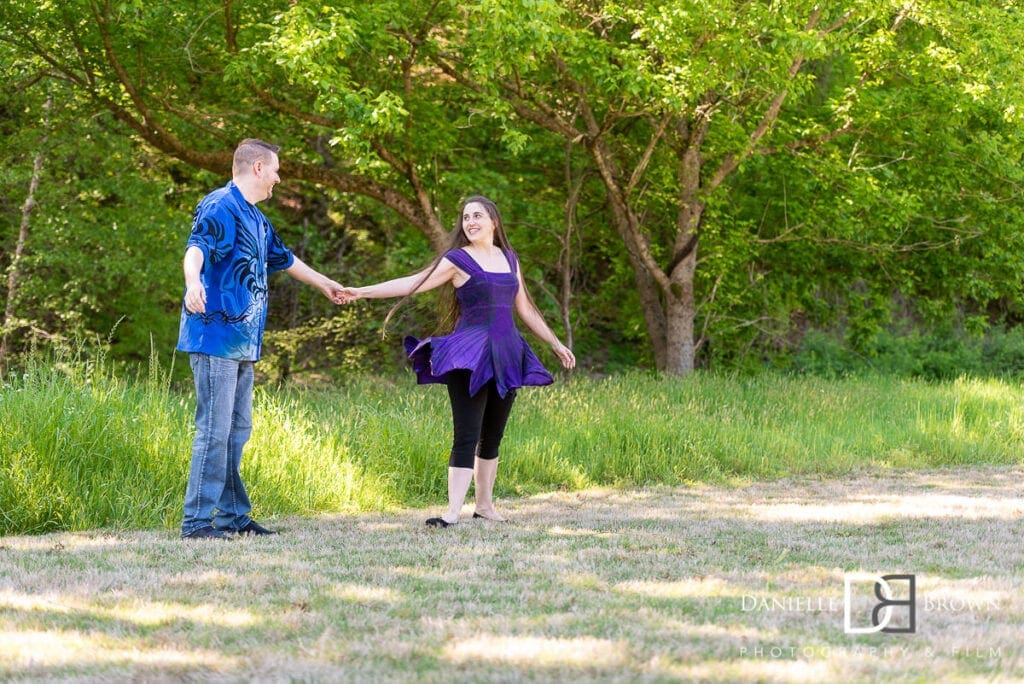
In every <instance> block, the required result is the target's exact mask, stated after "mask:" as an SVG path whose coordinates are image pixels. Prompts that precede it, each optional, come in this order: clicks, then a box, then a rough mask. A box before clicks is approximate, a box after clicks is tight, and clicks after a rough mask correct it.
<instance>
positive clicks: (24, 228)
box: [0, 97, 53, 378]
mask: <svg viewBox="0 0 1024 684" xmlns="http://www.w3.org/2000/svg"><path fill="white" fill-rule="evenodd" d="M52 105H53V98H52V97H47V98H46V102H45V103H44V104H43V130H44V131H46V130H48V129H49V127H50V107H51V106H52ZM46 140H47V134H46V133H45V132H44V133H43V138H42V140H40V141H39V149H38V150H37V151H36V157H35V160H34V161H33V163H32V180H31V181H29V184H28V195H26V197H25V203H24V204H22V205H21V226H20V227H19V228H18V241H17V243H15V246H14V255H13V256H12V257H11V266H10V270H9V271H8V273H7V300H6V303H5V305H4V320H3V323H2V325H0V330H3V336H2V337H0V378H3V377H6V376H7V361H8V356H9V355H10V348H9V344H10V333H11V328H12V326H13V323H14V298H15V296H16V295H17V294H18V281H19V280H20V279H21V257H22V254H24V252H25V243H26V242H27V241H28V228H29V218H30V217H31V216H32V209H33V208H34V207H35V206H36V190H38V189H39V179H40V177H41V176H42V175H43V153H44V150H45V147H46Z"/></svg>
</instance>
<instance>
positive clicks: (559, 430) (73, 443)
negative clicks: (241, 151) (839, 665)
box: [0, 361, 1024, 534]
mask: <svg viewBox="0 0 1024 684" xmlns="http://www.w3.org/2000/svg"><path fill="white" fill-rule="evenodd" d="M1022 399H1024V397H1022V391H1021V388H1020V387H1018V386H1017V385H1015V384H1009V383H1007V382H1005V381H999V380H976V379H966V378H962V379H959V380H955V381H948V382H932V383H929V382H925V381H921V380H908V379H892V378H886V377H871V378H853V379H842V380H836V379H820V378H814V377H793V376H784V375H774V374H768V375H762V376H758V377H754V378H749V377H742V378H740V377H731V376H723V375H713V374H696V375H693V376H691V377H688V378H686V379H678V378H669V377H661V376H657V375H654V374H648V373H640V372H635V373H627V374H623V375H618V376H613V377H608V378H602V379H596V378H588V377H584V376H576V377H574V378H572V379H570V380H569V381H567V382H560V383H558V384H556V385H554V386H551V387H546V388H527V389H524V390H521V391H520V393H519V397H518V399H517V401H516V406H515V409H514V410H513V414H512V420H511V423H510V425H509V428H508V430H507V432H506V438H505V442H504V445H503V450H502V461H501V463H502V466H501V473H500V476H499V481H498V491H497V493H498V495H499V496H501V495H506V496H507V495H510V494H516V495H522V494H529V493H535V492H539V491H545V490H551V489H575V488H582V487H586V486H591V485H622V486H628V485H640V484H653V483H663V484H669V485H675V484H686V483H692V482H719V483H721V482H729V481H733V480H737V479H743V480H747V479H774V478H780V477H785V476H788V475H790V474H809V473H810V474H821V475H830V476H834V475H842V474H844V473H849V472H851V471H854V470H857V469H863V468H913V467H935V466H943V465H961V464H1004V465H1005V464H1015V463H1021V454H1022V453H1024V452H1022V449H1021V446H1022V442H1024V417H1022V413H1021V405H1022ZM193 401H194V400H193V397H192V396H191V395H190V394H189V393H181V392H177V391H174V390H173V389H172V388H171V385H170V383H169V382H168V381H167V380H166V379H165V377H164V376H163V375H162V374H161V373H160V372H159V370H158V369H157V367H156V365H155V364H154V366H153V368H151V371H150V373H149V374H148V376H146V377H133V378H126V377H123V376H119V375H118V374H115V373H114V372H112V371H111V370H110V369H109V368H107V367H105V366H104V364H103V363H102V362H96V363H76V362H63V361H58V362H49V363H46V364H42V363H40V364H36V365H33V366H31V367H29V368H28V369H27V370H26V371H25V372H24V373H23V374H21V375H19V376H11V377H8V378H7V380H6V382H5V383H4V384H3V387H2V391H0V533H2V534H14V533H38V532H44V531H51V530H80V529H90V528H97V527H122V528H140V527H141V528H146V527H167V528H173V527H175V526H176V525H177V524H178V523H179V521H180V515H181V501H182V497H183V495H184V487H185V481H186V477H187V472H188V461H189V453H190V448H191V440H192V432H193V428H192V415H193V410H194V405H193ZM255 407H256V408H255V416H254V432H253V436H252V440H251V441H250V443H249V445H248V446H247V448H246V455H245V458H244V461H243V477H244V478H245V480H246V483H247V485H248V487H249V493H250V496H251V498H252V500H253V502H254V504H255V505H256V511H255V515H257V516H262V517H268V516H273V515H278V514H286V513H300V514H313V513H319V512H345V511H362V510H384V509H389V508H393V507H398V506H405V505H424V504H429V503H436V504H440V503H441V502H442V501H443V500H444V497H445V491H446V489H445V487H446V485H445V477H446V463H447V452H448V446H449V440H450V431H451V427H450V421H451V418H450V413H449V408H448V403H447V396H446V394H445V391H444V389H443V387H440V386H428V387H417V386H416V385H415V383H414V380H413V379H412V377H411V375H410V376H406V377H402V378H399V379H380V378H354V379H352V380H351V381H350V382H347V383H346V384H345V385H344V386H342V387H337V388H333V389H330V390H327V389H318V390H304V391H300V390H294V389H293V390H278V389H273V388H267V387H261V388H258V389H257V392H256V398H255Z"/></svg>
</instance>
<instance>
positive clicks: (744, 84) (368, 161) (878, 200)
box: [0, 0, 1024, 379]
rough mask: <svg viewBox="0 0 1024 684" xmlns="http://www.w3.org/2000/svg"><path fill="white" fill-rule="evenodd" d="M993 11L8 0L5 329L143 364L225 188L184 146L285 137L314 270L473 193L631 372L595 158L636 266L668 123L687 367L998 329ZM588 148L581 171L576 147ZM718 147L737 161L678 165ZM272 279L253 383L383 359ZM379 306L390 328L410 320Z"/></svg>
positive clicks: (1, 35)
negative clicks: (494, 207) (690, 252)
mask: <svg viewBox="0 0 1024 684" xmlns="http://www.w3.org/2000/svg"><path fill="white" fill-rule="evenodd" d="M1015 7H1016V6H1015V4H1014V3H985V2H969V3H961V2H947V1H945V0H929V1H928V2H919V3H914V4H912V5H908V4H907V3H905V2H898V1H896V0H886V1H884V2H878V1H876V0H857V1H856V2H849V3H844V4H842V5H841V6H840V5H839V4H835V5H830V4H827V3H826V4H824V5H823V4H822V3H817V2H810V0H806V1H805V0H800V1H798V2H788V3H741V4H739V5H737V4H736V3H734V2H730V1H727V0H715V1H713V2H690V1H689V0H687V1H681V2H674V3H664V2H648V1H647V0H644V1H642V2H630V3H621V2H603V3H598V4H597V5H594V4H593V3H582V2H575V1H574V2H550V1H546V0H545V1H537V2H522V1H516V0H488V1H487V2H480V3H470V4H468V5H467V4H459V3H452V2H447V1H446V2H433V1H430V2H428V1H426V0H422V1H421V0H414V1H407V0H403V1H402V2H399V1H398V0H383V1H381V2H375V3H349V4H348V5H346V6H338V5H337V3H328V2H302V3H294V2H287V1H285V0H260V1H259V2H250V3H242V4H239V3H229V5H224V4H223V3H218V2H214V1H213V0H190V1H189V2H185V3H141V2H122V3H113V4H111V5H105V6H96V5H94V3H88V2H85V1H84V0H68V2H62V3H55V2H44V3H38V2H27V1H26V0H10V1H9V2H8V3H7V4H6V5H5V9H4V12H3V15H2V18H0V69H2V74H3V78H4V80H5V82H7V83H10V84H11V87H10V88H7V89H5V92H4V93H3V94H2V95H0V135H2V136H3V141H4V146H3V150H2V151H0V217H2V219H3V220H2V221H0V266H2V267H3V268H4V269H8V268H9V267H10V266H11V256H10V254H11V248H12V245H13V243H14V240H15V238H16V234H17V226H18V223H19V219H20V214H19V212H20V207H21V204H22V202H23V201H24V199H25V193H26V189H27V182H28V178H29V175H30V171H31V165H32V160H33V158H34V157H35V155H36V152H40V151H41V152H42V153H43V157H44V177H43V179H42V183H41V186H40V190H39V198H38V200H39V204H38V205H37V207H36V209H35V211H34V214H33V218H32V222H31V225H30V234H29V243H28V254H27V257H26V259H25V260H24V262H23V263H22V264H20V266H19V269H20V272H22V273H23V274H24V279H23V286H22V287H21V288H20V290H19V293H18V294H16V296H15V300H14V301H13V302H12V304H13V305H14V318H15V319H16V320H14V321H12V322H9V324H8V326H7V328H8V331H9V332H11V333H12V336H13V342H14V343H15V344H16V346H17V348H18V349H20V350H27V349H30V348H31V347H32V346H33V345H38V344H50V343H51V342H52V341H56V343H60V340H62V339H65V340H66V339H74V338H75V337H76V336H86V337H92V338H96V337H99V338H101V339H102V338H106V337H107V336H111V341H112V345H111V350H110V353H111V354H112V355H113V356H114V357H115V358H118V359H123V360H131V361H136V362H142V361H144V359H145V358H146V356H147V354H148V353H149V349H150V344H151V340H152V343H153V344H154V345H155V346H156V347H157V348H158V349H161V350H168V351H169V349H170V348H171V347H172V346H173V340H174V335H175V330H176V327H177V316H178V307H179V294H180V291H181V282H180V272H179V271H180V266H179V260H180V245H181V244H182V242H183V239H184V235H185V231H186V230H187V226H188V223H189V219H188V217H189V213H190V212H191V210H192V208H193V207H194V206H195V203H196V202H197V201H198V199H199V198H200V197H201V196H202V195H203V194H204V193H205V192H208V191H209V190H211V189H212V188H214V187H216V186H217V185H219V184H220V183H222V182H223V181H224V173H225V170H224V167H223V163H221V164H222V165H221V166H219V167H218V166H217V164H216V163H213V162H209V161H208V160H205V159H206V158H205V157H203V155H209V154H210V153H220V154H224V153H225V151H229V150H230V149H231V147H232V146H233V145H234V143H235V142H237V140H238V139H240V138H242V137H247V136H250V135H259V136H261V137H265V138H267V139H271V140H274V141H275V142H279V143H281V144H282V145H284V148H285V152H284V155H283V161H284V162H285V163H286V164H291V165H295V166H293V167H292V168H296V166H297V165H300V164H301V165H305V166H304V173H306V174H308V175H307V176H306V177H307V178H310V179H311V180H314V181H316V182H317V183H318V185H316V186H312V185H309V186H303V187H300V186H299V184H297V183H294V182H289V179H288V178H287V177H286V178H285V181H286V182H285V183H284V184H282V186H281V187H280V188H279V191H280V192H279V198H278V199H277V200H275V201H274V202H272V203H268V205H269V206H267V207H266V209H267V211H268V213H269V214H270V215H271V216H272V219H273V220H274V223H275V225H276V226H277V227H278V229H279V231H280V232H281V233H282V234H283V235H284V236H285V238H286V241H287V242H288V243H289V245H291V246H292V247H294V248H295V249H296V252H297V253H298V254H300V256H301V257H302V258H303V259H304V260H306V261H307V262H308V263H310V264H312V265H314V266H315V267H317V268H319V269H321V270H323V271H325V272H327V273H329V274H330V275H332V277H336V278H337V279H339V280H342V281H344V282H351V283H357V284H358V283H364V282H367V281H370V280H378V279H381V278H383V277H389V276H393V275H401V274H405V273H408V272H411V271H412V270H414V269H415V268H417V267H418V266H420V265H422V264H424V263H426V262H427V261H428V260H429V258H430V256H431V255H432V249H431V246H432V244H433V243H432V242H431V240H434V239H435V238H436V235H434V234H433V232H432V231H435V230H436V228H437V226H438V225H440V226H451V225H452V219H453V218H454V217H453V213H454V210H455V207H456V206H457V205H458V200H459V198H461V197H463V196H465V195H468V194H470V193H473V192H484V193H486V194H490V195H492V196H494V197H495V199H497V200H498V202H499V205H500V206H502V208H503V210H504V212H505V214H506V218H507V219H508V221H509V225H510V228H511V229H512V230H513V235H512V239H513V244H514V245H515V246H516V248H517V249H518V250H519V252H520V255H521V257H522V261H523V263H524V266H525V267H526V271H525V275H526V277H527V283H528V286H529V288H530V290H531V292H532V293H533V294H534V297H535V299H536V300H537V302H538V304H539V305H540V306H541V308H542V310H543V312H544V313H545V315H546V317H547V318H548V320H549V322H551V323H552V324H554V327H556V329H557V328H558V324H557V323H556V321H558V319H559V318H560V316H561V314H562V313H563V312H561V311H560V310H559V306H560V302H561V301H562V296H563V294H564V293H563V292H562V291H561V290H560V288H561V287H562V285H561V282H562V276H563V270H565V269H566V268H568V270H569V271H570V273H569V276H570V283H571V289H572V292H571V296H570V298H569V301H570V306H569V310H568V312H567V313H568V315H569V318H570V323H571V327H572V331H573V337H574V341H575V343H576V347H577V352H578V353H579V356H580V358H581V361H583V362H584V363H585V364H587V365H590V366H592V367H596V368H599V369H603V368H617V367H621V366H629V365H636V364H640V365H648V366H649V365H653V353H652V344H651V343H650V335H651V331H650V329H649V327H648V320H649V318H650V316H645V313H647V314H650V312H644V311H643V310H642V309H641V306H642V304H641V301H642V300H641V298H640V297H639V296H638V293H637V282H638V275H639V276H641V277H642V275H643V274H642V273H640V274H638V273H637V267H636V266H635V265H633V264H631V263H630V261H629V259H628V258H627V255H626V250H625V249H624V243H623V237H622V235H621V234H620V233H619V232H617V231H616V230H615V227H616V218H615V213H614V212H613V211H612V209H611V203H609V201H608V200H609V197H610V195H609V192H610V191H609V188H608V185H607V180H606V179H605V178H604V176H602V173H605V174H607V173H612V174H613V175H614V174H618V176H619V178H618V179H617V182H618V183H619V186H620V187H624V186H626V185H627V184H628V183H629V182H630V176H631V174H632V173H633V171H634V170H636V169H638V168H639V165H640V164H641V160H646V161H645V162H644V163H645V164H646V166H644V168H643V172H642V173H639V174H638V176H637V178H636V183H635V184H633V185H631V186H630V187H629V189H628V192H626V195H628V197H627V198H626V200H627V202H628V203H629V206H630V209H631V210H632V211H634V212H635V214H636V215H637V216H638V217H639V218H640V220H641V226H640V229H641V236H640V237H641V240H642V241H643V242H644V244H646V245H648V246H649V248H650V251H651V254H652V256H653V258H654V260H655V262H656V265H657V266H658V267H660V268H666V267H667V265H668V264H670V263H672V262H673V259H674V258H675V256H676V255H677V252H678V250H679V247H680V244H679V237H680V235H681V233H680V225H679V222H678V221H679V215H680V211H679V209H680V204H681V202H682V201H683V199H682V195H681V192H682V190H684V189H685V187H686V183H685V182H684V179H683V178H682V177H681V175H680V166H681V161H682V159H683V157H682V155H683V153H684V152H686V150H687V149H689V146H690V145H691V144H695V145H698V148H697V151H698V152H699V157H700V159H701V161H702V164H703V166H702V170H701V171H700V173H701V176H700V183H699V184H698V185H697V186H695V187H697V188H698V189H699V190H700V192H699V193H698V197H697V199H698V200H699V201H700V202H702V203H706V206H707V209H706V211H705V213H704V215H703V217H702V220H701V221H700V225H699V248H698V251H697V259H698V262H697V269H696V274H695V276H694V286H695V291H696V297H695V302H694V308H695V312H694V313H695V321H694V323H695V330H696V331H697V337H698V339H697V340H696V341H697V342H699V344H700V348H699V358H698V361H699V362H700V364H702V365H704V366H705V367H734V368H746V367H758V366H759V365H760V364H761V363H762V362H763V360H764V359H766V358H769V359H773V362H775V361H774V360H775V359H777V357H778V356H779V355H780V354H782V355H784V354H788V353H792V352H794V350H797V349H799V347H800V344H801V340H802V339H803V336H804V335H805V334H806V333H807V332H808V331H813V330H832V329H841V330H842V333H843V335H844V339H846V340H847V341H848V342H849V344H850V345H852V346H851V348H852V349H856V350H857V351H858V353H862V354H863V353H865V350H866V349H868V348H869V347H870V345H872V344H873V340H874V339H875V338H876V337H877V336H878V335H879V334H880V333H882V332H884V331H885V330H887V329H890V328H891V327H892V326H893V323H894V320H897V321H898V322H899V324H900V325H903V324H904V323H905V322H906V321H913V324H912V325H911V329H915V330H918V331H919V332H920V334H921V335H924V336H927V335H928V334H929V333H928V331H929V330H941V329H942V328H941V325H942V324H943V322H945V321H949V320H963V321H964V326H965V327H968V328H970V329H971V330H972V331H973V332H975V333H979V334H980V333H982V332H984V330H985V329H986V328H987V327H989V326H1002V325H1007V326H1012V325H1015V324H1018V323H1019V322H1020V321H1021V319H1022V315H1021V297H1022V296H1024V293H1022V292H1021V285H1020V283H1021V282H1022V278H1021V273H1022V272H1024V262H1022V258H1024V257H1022V256H1021V255H1022V254H1024V249H1021V248H1022V247H1024V245H1021V237H1020V231H1018V230H1016V226H1019V225H1020V224H1021V221H1022V219H1024V216H1021V211H1022V209H1021V207H1022V206H1024V204H1022V203H1021V202H1020V188H1021V187H1024V186H1022V181H1024V178H1022V176H1021V174H1022V171H1021V169H1022V168H1024V163H1022V162H1024V145H1022V142H1021V141H1022V140H1024V136H1022V135H1021V134H1020V132H1021V124H1022V118H1021V117H1022V112H1024V103H1022V102H1021V92H1020V89H1019V88H1007V87H1005V84H1006V83H1014V82H1016V81H1017V80H1019V72H1020V60H1019V55H1018V50H1019V48H1018V45H1019V44H1020V43H1021V42H1022V37H1024V26H1022V20H1021V16H1020V13H1019V12H1018V11H1017V9H1016V8H1015ZM94 10H95V11H94ZM815 13H817V14H815ZM798 55H799V60H800V64H801V65H800V67H799V68H798V69H796V70H795V71H793V67H794V64H795V63H796V61H797V56H798ZM112 57H113V58H116V63H112V61H111V58H112ZM556 57H557V58H556ZM782 93H785V98H784V99H783V101H782V106H781V109H780V110H779V113H778V116H777V117H776V118H775V119H772V120H770V121H769V120H768V119H766V118H765V117H766V116H767V114H768V109H769V105H770V103H772V102H773V101H775V99H776V98H778V97H779V96H780V95H781V94H782ZM47 96H53V98H54V102H55V103H56V106H55V108H54V109H53V111H52V113H51V114H50V118H49V120H48V121H45V120H44V118H45V117H44V116H43V114H42V108H41V104H42V102H43V101H45V99H46V97H47ZM544 117H558V118H559V119H560V120H561V121H562V122H565V124H566V126H567V127H568V131H567V130H564V129H559V130H552V128H551V127H550V126H545V125H544V121H542V119H543V118H544ZM588 117H592V118H593V121H591V120H590V119H589V118H588ZM704 123H707V130H706V131H704V132H701V130H702V129H701V126H702V125H703V124H704ZM762 123H765V124H766V125H767V127H766V129H765V131H764V136H763V137H762V138H759V139H758V140H757V141H756V144H752V142H751V140H752V138H751V135H752V133H753V132H754V131H756V130H757V128H758V126H759V125H760V124H762ZM592 125H595V126H597V133H595V132H594V131H593V130H592V128H591V126H592ZM662 126H664V127H663V128H662ZM47 131H48V132H49V133H48V136H45V135H44V134H45V133H46V132H47ZM659 131H660V133H659ZM44 137H47V142H46V143H45V144H44V143H43V142H42V141H43V138H44ZM698 139H699V143H698V142H695V141H698ZM599 141H600V142H607V144H608V149H609V150H610V153H611V154H612V155H613V162H614V163H613V164H612V168H611V169H610V171H609V169H605V170H604V171H603V172H599V170H598V169H597V167H596V165H595V160H594V158H593V156H592V155H591V154H590V149H591V147H592V145H593V144H594V143H596V142H599ZM155 148H157V149H161V150H163V151H162V152H157V151H156V149H155ZM173 155H176V156H178V157H179V158H181V159H184V160H186V161H171V159H170V157H171V156H173ZM648 155H649V156H648ZM731 158H736V159H739V160H740V162H741V163H740V164H739V166H738V167H737V168H736V170H735V171H733V172H731V173H730V174H727V178H726V180H725V181H724V182H722V184H721V185H717V186H713V184H711V183H709V181H710V179H711V177H712V175H713V174H714V173H715V172H716V170H718V169H719V168H722V166H721V165H722V164H723V163H724V162H725V161H727V160H729V159H731ZM197 166H199V167H203V168H205V169H207V170H203V171H200V170H197ZM211 168H214V169H217V170H216V171H215V172H211V171H209V169H211ZM286 168H287V167H286ZM285 175H286V176H287V173H286V174H285ZM567 217H569V218H567ZM570 220H571V222H572V225H573V226H574V228H573V230H574V232H573V233H572V234H571V235H569V236H568V237H566V236H567V234H568V233H567V230H568V226H569V225H570ZM425 237H426V238H428V239H424V238H425ZM565 245H568V246H569V247H570V248H571V250H572V255H573V256H572V260H571V262H570V263H569V265H568V267H566V265H565V264H564V263H563V262H562V260H561V259H560V256H561V251H562V249H563V247H564V246H565ZM5 273H6V271H5ZM272 287H273V288H274V294H273V296H272V298H271V302H272V307H273V308H272V310H271V318H270V324H269V325H270V331H271V334H270V335H268V349H267V354H268V363H267V364H266V366H267V368H266V371H265V372H266V374H267V375H268V376H269V377H272V378H274V379H283V378H295V377H296V374H298V375H300V376H301V374H302V373H304V372H307V371H308V372H309V373H311V374H316V375H318V376H323V375H332V374H334V373H336V372H339V371H342V370H343V369H344V370H347V369H350V368H354V367H359V368H365V367H366V365H367V364H370V365H372V363H373V361H372V360H373V359H378V358H381V355H382V354H386V356H384V357H383V358H385V361H384V367H385V368H387V369H389V370H390V369H394V368H397V367H398V366H400V365H401V358H400V352H399V353H398V354H395V350H397V349H398V346H397V344H396V343H395V341H393V340H392V341H391V342H389V343H386V344H384V345H383V346H382V344H381V342H380V340H379V339H378V338H377V337H376V335H375V334H374V332H375V320H379V318H380V317H382V314H383V311H386V308H383V309H377V308H371V309H368V310H366V309H364V310H363V311H366V312H367V314H369V315H368V316H366V320H363V321H361V322H359V321H356V320H354V319H353V318H352V317H350V316H349V315H348V314H343V315H340V316H339V317H338V320H334V314H335V313H336V312H335V311H334V309H333V307H331V306H328V305H326V304H325V302H324V301H322V298H319V296H318V295H317V294H316V293H313V292H310V291H308V288H301V287H297V286H294V285H293V284H292V283H290V282H288V281H287V279H284V278H282V279H279V280H275V282H274V284H273V285H272ZM2 296H6V294H4V295H2ZM664 296H665V292H661V297H662V299H664ZM656 299H657V298H656ZM661 303H663V302H661ZM656 305H657V302H656V303H655V304H653V305H652V304H651V303H650V302H648V303H647V306H648V307H651V306H656ZM894 311H895V312H897V313H895V314H894ZM663 313H664V312H661V314H663ZM404 315H405V316H407V318H406V319H405V321H404V322H403V323H402V325H404V326H405V327H406V328H408V329H409V331H410V332H414V331H416V330H422V329H424V328H426V327H428V326H429V321H430V318H431V315H432V311H430V306H429V303H427V305H426V306H423V307H422V308H412V309H408V310H407V311H406V312H405V313H404ZM654 318H657V316H654ZM377 329H378V330H379V326H377ZM396 329H397V328H396ZM112 331H113V333H112ZM402 332H405V328H403V330H402ZM318 335H325V336H328V337H332V338H336V339H338V340H344V341H345V344H344V345H334V344H328V345H326V346H324V345H317V344H316V342H315V340H316V338H317V336H318ZM384 349H388V350H389V351H388V352H384Z"/></svg>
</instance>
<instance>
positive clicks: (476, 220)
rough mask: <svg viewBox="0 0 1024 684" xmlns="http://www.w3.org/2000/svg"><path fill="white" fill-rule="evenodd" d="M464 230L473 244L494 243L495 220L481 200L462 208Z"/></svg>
mask: <svg viewBox="0 0 1024 684" xmlns="http://www.w3.org/2000/svg"><path fill="white" fill-rule="evenodd" d="M462 232H463V233H465V235H466V239H467V240H469V242H470V243H471V244H474V245H478V244H485V245H489V244H494V220H493V219H491V215H490V214H489V213H488V212H487V207H485V206H484V205H483V204H481V203H480V202H470V203H469V204H467V205H466V206H465V207H463V208H462Z"/></svg>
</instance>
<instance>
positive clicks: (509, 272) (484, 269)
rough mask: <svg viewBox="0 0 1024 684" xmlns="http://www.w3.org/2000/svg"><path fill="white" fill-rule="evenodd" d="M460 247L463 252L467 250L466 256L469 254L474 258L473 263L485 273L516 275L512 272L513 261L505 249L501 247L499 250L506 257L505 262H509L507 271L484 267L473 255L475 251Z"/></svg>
mask: <svg viewBox="0 0 1024 684" xmlns="http://www.w3.org/2000/svg"><path fill="white" fill-rule="evenodd" d="M467 246H468V245H467ZM459 249H461V250H462V251H463V252H465V253H466V256H468V257H469V258H470V259H472V261H473V263H474V264H476V267H477V268H478V269H480V271H481V272H483V273H490V274H491V275H515V274H514V273H513V272H512V262H511V261H509V258H508V254H506V253H505V250H503V249H501V248H500V247H499V248H498V251H499V252H501V256H503V257H504V258H505V263H506V264H508V270H507V271H488V270H487V269H486V268H484V267H483V266H482V265H481V264H480V262H479V261H477V260H476V257H475V256H473V253H472V252H470V251H469V250H468V249H466V247H460V248H459Z"/></svg>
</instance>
